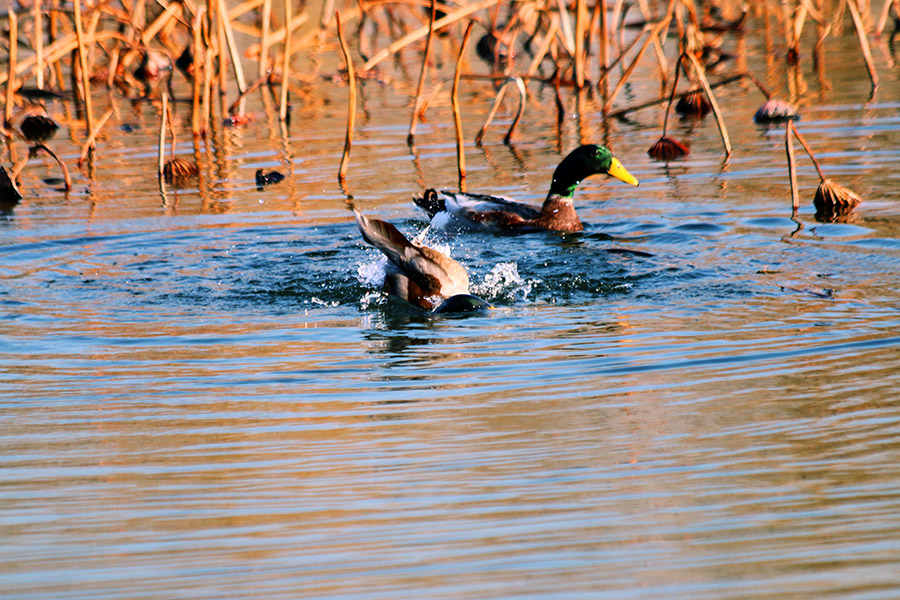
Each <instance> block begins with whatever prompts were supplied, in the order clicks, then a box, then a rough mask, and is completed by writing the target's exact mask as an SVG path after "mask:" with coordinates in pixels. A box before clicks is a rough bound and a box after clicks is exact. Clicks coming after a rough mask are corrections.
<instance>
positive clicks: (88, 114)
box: [73, 0, 94, 132]
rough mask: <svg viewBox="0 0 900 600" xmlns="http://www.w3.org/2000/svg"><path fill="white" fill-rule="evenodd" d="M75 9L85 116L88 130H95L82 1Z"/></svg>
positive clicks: (79, 1) (75, 4) (76, 3)
mask: <svg viewBox="0 0 900 600" xmlns="http://www.w3.org/2000/svg"><path fill="white" fill-rule="evenodd" d="M73 5H74V7H75V37H76V38H77V40H78V64H79V65H80V67H81V89H82V90H83V92H84V115H85V121H86V122H87V130H88V131H89V132H90V131H93V130H94V115H93V112H92V109H91V75H90V72H89V71H88V64H87V63H88V61H87V54H86V53H85V49H84V32H83V31H82V28H83V23H82V21H81V0H74V3H73Z"/></svg>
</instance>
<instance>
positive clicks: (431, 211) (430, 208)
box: [413, 188, 447, 217]
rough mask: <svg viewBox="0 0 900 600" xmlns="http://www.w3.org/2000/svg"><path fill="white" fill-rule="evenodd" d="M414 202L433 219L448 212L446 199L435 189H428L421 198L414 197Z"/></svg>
mask: <svg viewBox="0 0 900 600" xmlns="http://www.w3.org/2000/svg"><path fill="white" fill-rule="evenodd" d="M413 202H415V203H416V206H418V207H419V208H421V209H422V210H424V211H425V212H427V213H428V216H429V217H433V216H434V215H436V214H437V213H439V212H443V211H445V210H447V207H446V205H445V204H444V199H443V198H442V197H441V196H440V194H438V193H437V191H436V190H434V189H431V188H429V189H427V190H425V193H424V194H423V195H422V197H421V198H418V197H416V196H413Z"/></svg>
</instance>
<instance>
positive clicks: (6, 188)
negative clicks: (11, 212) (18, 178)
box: [0, 167, 22, 207]
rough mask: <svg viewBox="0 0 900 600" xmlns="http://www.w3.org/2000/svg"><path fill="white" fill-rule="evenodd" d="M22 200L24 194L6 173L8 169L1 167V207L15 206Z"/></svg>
mask: <svg viewBox="0 0 900 600" xmlns="http://www.w3.org/2000/svg"><path fill="white" fill-rule="evenodd" d="M21 199H22V193H21V192H19V188H18V187H16V182H15V181H13V180H12V178H11V177H10V176H9V173H7V172H6V167H0V206H6V207H10V206H15V205H16V204H18V203H19V200H21Z"/></svg>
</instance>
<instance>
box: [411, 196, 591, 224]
mask: <svg viewBox="0 0 900 600" xmlns="http://www.w3.org/2000/svg"><path fill="white" fill-rule="evenodd" d="M413 200H414V201H415V203H416V204H417V205H418V206H419V207H421V208H422V209H424V210H425V211H426V212H427V213H428V215H429V217H432V218H433V217H434V216H435V215H437V214H438V213H441V212H444V213H446V214H447V215H448V217H449V219H450V221H449V223H451V224H452V225H453V226H454V227H457V228H460V229H473V230H483V231H492V232H495V233H513V232H520V233H526V232H529V231H539V230H552V231H562V232H575V231H582V230H583V229H584V225H582V223H581V219H579V218H578V214H577V213H576V212H575V205H574V204H573V202H572V199H571V198H562V197H560V196H557V195H551V196H549V197H548V198H547V199H546V200H545V201H544V204H543V205H542V206H541V207H540V208H538V207H535V206H531V205H529V204H524V203H522V202H516V201H514V200H508V199H506V198H501V197H498V196H488V195H485V194H468V193H465V192H454V191H452V190H440V191H438V190H433V189H429V190H425V195H424V196H423V197H422V198H414V199H413Z"/></svg>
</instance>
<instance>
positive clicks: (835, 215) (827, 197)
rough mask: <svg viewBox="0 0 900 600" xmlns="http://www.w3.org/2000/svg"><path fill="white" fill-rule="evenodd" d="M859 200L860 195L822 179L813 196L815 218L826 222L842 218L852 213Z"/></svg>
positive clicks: (860, 198) (860, 200)
mask: <svg viewBox="0 0 900 600" xmlns="http://www.w3.org/2000/svg"><path fill="white" fill-rule="evenodd" d="M860 202H862V197H860V196H859V195H858V194H857V193H855V192H853V191H852V190H849V189H847V188H845V187H844V186H842V185H840V184H839V183H835V182H833V181H832V180H830V179H824V180H822V183H820V184H819V187H818V188H817V189H816V196H815V198H813V206H815V207H816V220H818V221H826V222H829V221H839V220H842V219H844V218H846V217H847V216H848V215H849V214H850V213H852V212H853V210H854V209H855V208H856V207H857V206H859V204H860Z"/></svg>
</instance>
